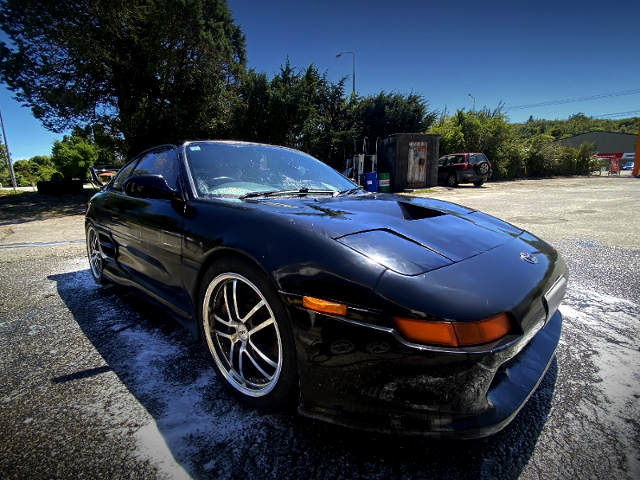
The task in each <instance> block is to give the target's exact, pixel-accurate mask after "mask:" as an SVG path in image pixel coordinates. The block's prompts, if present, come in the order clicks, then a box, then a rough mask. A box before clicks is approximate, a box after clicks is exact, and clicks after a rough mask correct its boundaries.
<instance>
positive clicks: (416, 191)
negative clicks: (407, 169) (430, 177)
mask: <svg viewBox="0 0 640 480" xmlns="http://www.w3.org/2000/svg"><path fill="white" fill-rule="evenodd" d="M413 193H436V191H435V190H434V189H433V188H424V189H422V190H414V191H413Z"/></svg>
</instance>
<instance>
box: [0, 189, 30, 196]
mask: <svg viewBox="0 0 640 480" xmlns="http://www.w3.org/2000/svg"><path fill="white" fill-rule="evenodd" d="M21 193H24V191H23V190H16V191H15V192H14V191H13V188H12V189H11V190H9V189H5V188H3V189H2V190H0V196H5V195H20V194H21Z"/></svg>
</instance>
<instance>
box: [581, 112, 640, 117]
mask: <svg viewBox="0 0 640 480" xmlns="http://www.w3.org/2000/svg"><path fill="white" fill-rule="evenodd" d="M635 113H640V110H631V111H630V112H619V113H605V114H604V115H594V116H593V118H605V117H627V116H629V115H633V114H635Z"/></svg>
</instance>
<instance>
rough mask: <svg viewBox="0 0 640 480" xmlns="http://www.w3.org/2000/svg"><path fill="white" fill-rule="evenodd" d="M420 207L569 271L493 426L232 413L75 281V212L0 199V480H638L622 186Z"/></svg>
mask: <svg viewBox="0 0 640 480" xmlns="http://www.w3.org/2000/svg"><path fill="white" fill-rule="evenodd" d="M424 195H426V196H430V197H434V198H439V199H443V200H447V201H452V202H455V203H460V204H462V205H465V206H468V207H471V208H476V209H478V210H482V211H484V212H486V213H489V214H492V215H495V216H497V217H500V218H503V219H505V220H507V221H509V222H511V223H513V224H515V225H518V226H521V227H523V228H525V229H527V230H529V231H531V232H532V233H534V234H536V235H539V236H541V237H542V238H544V239H545V240H547V241H548V242H550V243H551V244H553V245H554V246H555V247H556V248H558V250H559V251H560V252H561V253H562V255H563V256H564V258H565V260H566V261H567V263H568V265H569V268H570V271H571V279H570V286H569V290H568V293H567V297H566V299H565V301H564V303H563V305H562V306H561V311H562V313H563V315H564V317H565V323H564V330H563V337H562V340H561V344H560V346H559V349H558V353H557V360H556V361H555V362H554V363H553V364H552V366H551V368H550V370H549V371H548V373H547V375H546V377H545V379H544V380H543V382H542V383H541V385H540V387H539V388H538V390H537V391H536V393H535V394H534V396H533V397H532V398H531V399H530V401H529V403H528V404H527V405H526V406H525V407H524V409H523V410H522V411H521V412H520V414H519V415H518V416H517V417H516V419H515V420H514V421H513V422H512V423H511V424H510V425H509V426H508V427H507V428H506V429H505V430H503V431H502V432H499V433H498V434H496V435H494V436H492V437H489V438H486V439H482V440H473V441H458V442H456V441H441V440H438V441H435V440H428V439H422V438H414V437H398V436H387V435H373V434H370V433H361V432H358V431H352V430H347V429H342V428H337V427H334V426H332V425H328V424H324V423H320V422H316V421H312V420H308V419H305V418H301V417H298V416H297V415H295V414H293V413H291V412H283V413H278V414H270V415H267V414H261V413H258V412H255V411H252V410H250V409H247V408H244V407H241V406H240V405H238V404H237V403H236V402H235V401H234V400H233V399H231V398H230V397H229V396H228V395H227V393H226V392H225V390H224V389H223V388H222V386H221V385H220V384H219V382H218V380H217V379H216V377H215V375H214V372H213V370H212V369H211V367H210V366H209V365H208V363H207V361H206V358H205V354H204V351H203V349H202V347H201V346H200V345H199V343H198V342H196V340H195V339H194V338H193V337H191V336H190V334H189V333H188V332H187V331H185V330H184V329H183V328H182V327H180V326H179V325H178V324H177V323H175V322H174V321H173V320H172V319H170V318H169V317H167V316H166V315H165V314H164V313H163V312H162V311H160V310H158V309H157V308H155V307H153V306H151V305H150V304H148V303H147V302H145V301H143V300H141V299H140V298H138V297H137V295H136V294H135V293H134V292H132V291H129V290H126V289H123V288H119V287H99V286H97V285H95V284H94V283H93V281H92V280H91V276H90V274H89V271H88V263H87V260H86V258H85V255H86V254H85V247H84V243H83V236H84V226H83V217H82V215H81V213H82V206H81V205H79V206H74V207H71V208H66V207H56V208H53V209H49V210H45V211H41V212H40V213H38V215H35V216H33V215H32V216H30V215H29V214H23V215H20V216H12V215H11V207H6V205H5V206H3V207H2V206H1V205H0V207H2V211H1V212H0V439H2V441H0V474H1V476H2V478H142V479H155V478H224V479H227V478H228V479H234V478H278V479H281V478H282V479H285V478H304V479H335V478H342V479H351V478H366V479H383V478H399V479H422V478H451V479H454V478H465V479H467V478H468V479H492V478H500V479H503V478H507V479H516V478H523V479H539V478H543V479H546V478H616V479H637V478H640V333H639V330H640V328H639V327H640V214H639V213H638V208H637V206H638V205H640V180H638V179H634V178H630V177H620V178H608V177H589V178H571V179H545V180H530V181H515V182H503V183H488V184H485V186H483V187H481V188H476V187H473V186H471V185H469V186H466V185H463V186H461V187H459V188H455V189H447V188H443V187H438V188H437V189H435V192H432V193H427V194H424ZM0 203H2V200H1V199H0ZM32 218H37V220H32Z"/></svg>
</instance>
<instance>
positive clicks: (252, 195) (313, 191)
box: [240, 187, 336, 200]
mask: <svg viewBox="0 0 640 480" xmlns="http://www.w3.org/2000/svg"><path fill="white" fill-rule="evenodd" d="M335 193H336V192H335V191H333V190H317V189H311V188H306V187H305V188H299V189H297V190H271V191H267V192H249V193H246V194H244V195H242V196H241V197H240V199H242V200H244V199H245V198H255V197H273V196H279V195H334V194H335Z"/></svg>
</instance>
